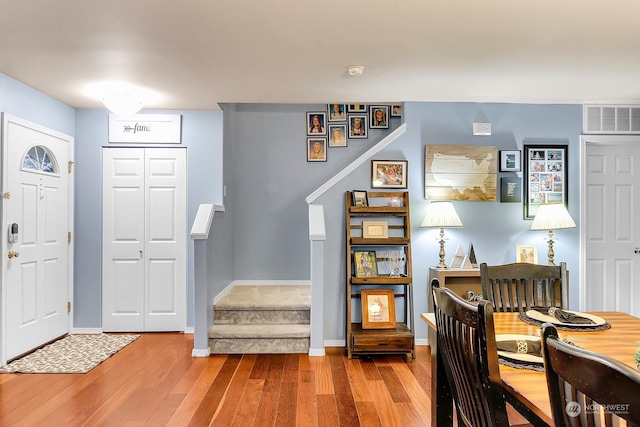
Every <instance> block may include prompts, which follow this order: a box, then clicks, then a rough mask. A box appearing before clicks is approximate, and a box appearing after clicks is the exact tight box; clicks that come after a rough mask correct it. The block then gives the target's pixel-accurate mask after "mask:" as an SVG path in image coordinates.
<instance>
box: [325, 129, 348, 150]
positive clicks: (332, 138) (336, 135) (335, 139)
mask: <svg viewBox="0 0 640 427" xmlns="http://www.w3.org/2000/svg"><path fill="white" fill-rule="evenodd" d="M346 146H347V125H344V124H343V125H335V124H333V125H329V147H346Z"/></svg>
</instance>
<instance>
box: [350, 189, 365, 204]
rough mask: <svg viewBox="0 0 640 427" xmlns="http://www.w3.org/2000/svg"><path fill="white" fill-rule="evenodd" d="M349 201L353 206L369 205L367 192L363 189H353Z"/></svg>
mask: <svg viewBox="0 0 640 427" xmlns="http://www.w3.org/2000/svg"><path fill="white" fill-rule="evenodd" d="M351 202H352V203H353V206H359V207H365V206H369V199H368V198H367V192H366V191H364V190H353V191H352V192H351Z"/></svg>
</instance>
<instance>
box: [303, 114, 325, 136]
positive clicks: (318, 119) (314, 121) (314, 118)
mask: <svg viewBox="0 0 640 427" xmlns="http://www.w3.org/2000/svg"><path fill="white" fill-rule="evenodd" d="M326 134H327V113H325V112H324V111H309V112H307V135H326Z"/></svg>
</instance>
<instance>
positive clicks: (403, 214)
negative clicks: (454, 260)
mask: <svg viewBox="0 0 640 427" xmlns="http://www.w3.org/2000/svg"><path fill="white" fill-rule="evenodd" d="M367 197H368V201H369V203H368V204H369V206H353V196H352V193H351V192H350V191H347V192H346V199H345V203H346V206H345V208H346V245H347V247H346V256H347V259H346V272H347V280H346V285H347V286H346V288H347V289H346V293H347V298H346V300H347V316H346V319H347V321H346V324H347V325H346V329H347V330H346V341H347V345H346V349H347V354H348V356H349V358H352V357H355V356H358V355H375V354H407V355H409V356H411V358H414V357H415V334H414V331H415V328H414V324H413V319H414V317H413V285H412V282H413V279H412V277H411V272H412V268H411V222H410V218H409V216H410V215H409V212H410V209H409V193H408V192H406V191H369V192H367ZM392 199H393V200H394V201H396V202H398V201H400V203H399V204H400V205H401V206H389V203H390V202H391V200H392ZM366 220H374V221H384V222H385V223H386V224H387V226H388V236H387V237H384V238H378V237H374V238H371V237H368V238H365V237H364V232H363V225H362V224H363V221H366ZM393 249H402V250H403V251H404V254H405V257H406V261H405V266H404V269H403V270H404V271H402V272H401V273H402V276H401V277H389V274H388V272H387V270H386V268H385V259H386V254H387V253H388V252H387V251H389V250H393ZM358 251H375V253H376V264H377V267H378V268H377V270H378V272H379V273H378V274H377V275H376V276H375V277H356V266H355V263H354V253H355V252H358ZM385 273H386V274H385ZM378 288H379V289H393V291H394V293H393V297H394V298H393V299H394V302H395V307H396V310H395V312H396V319H395V320H396V325H395V327H394V328H384V329H368V328H363V325H362V315H361V309H360V308H361V291H362V290H363V289H378Z"/></svg>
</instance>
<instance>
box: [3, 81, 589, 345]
mask: <svg viewBox="0 0 640 427" xmlns="http://www.w3.org/2000/svg"><path fill="white" fill-rule="evenodd" d="M324 108H325V105H324V104H318V105H290V104H287V105H281V104H277V105H276V104H242V105H235V104H226V105H223V110H224V114H223V113H219V112H192V111H162V113H177V114H181V115H182V117H183V125H182V129H183V139H182V141H183V142H182V144H180V146H184V147H187V150H188V151H187V164H188V168H189V171H188V196H187V200H188V215H187V232H189V230H190V226H191V223H192V221H193V218H194V216H195V212H196V210H197V207H198V205H199V204H200V203H215V204H223V205H224V206H225V209H226V211H225V212H222V213H216V216H215V217H214V221H213V225H212V231H211V233H212V237H213V240H212V241H210V242H209V243H208V246H207V253H208V255H209V256H210V257H211V260H212V262H211V265H210V266H209V270H208V277H209V284H210V295H209V297H210V298H213V297H214V296H215V295H216V294H217V293H218V292H220V291H221V290H222V289H224V287H225V286H226V285H228V284H229V283H230V282H231V281H232V280H234V279H238V280H243V279H245V280H246V279H267V280H277V279H305V280H306V279H308V278H309V240H308V230H307V221H308V219H307V218H308V211H307V204H306V203H305V198H306V197H307V196H308V195H309V194H310V193H311V192H312V191H314V190H315V189H317V188H318V187H319V186H320V185H322V184H323V183H324V182H326V181H327V180H328V179H330V178H331V177H332V176H334V175H335V174H336V173H337V172H338V171H340V170H342V169H343V168H344V167H345V166H347V165H348V164H350V163H351V161H353V160H354V159H355V158H357V157H358V156H360V155H361V154H362V153H363V152H364V151H366V150H367V149H368V148H370V147H371V146H372V145H373V144H375V143H376V142H378V141H379V140H380V139H381V138H383V137H384V135H386V134H387V131H383V130H373V131H370V134H369V138H368V139H359V140H349V143H348V146H347V147H346V148H342V147H340V148H338V147H330V148H329V149H328V161H327V162H326V163H324V162H311V163H309V162H307V161H306V130H305V122H306V112H307V111H317V110H321V109H324ZM0 111H3V112H8V113H10V114H14V115H16V116H18V117H21V118H23V119H27V120H30V121H33V122H35V123H38V124H40V125H43V126H47V127H49V128H51V129H54V130H57V131H59V132H63V133H66V134H68V135H71V136H75V150H76V152H75V160H76V166H75V202H76V206H75V212H74V214H75V219H76V224H75V270H74V280H75V293H74V302H75V309H74V314H75V317H74V326H75V327H76V328H99V327H100V326H101V245H102V242H101V216H102V207H101V200H102V196H101V179H102V172H101V164H102V161H101V148H102V147H103V146H106V145H109V144H108V131H107V129H108V128H107V125H108V114H107V111H106V110H78V111H77V112H76V111H75V110H74V109H73V108H71V107H69V106H67V105H65V104H63V103H60V102H59V101H56V100H54V99H52V98H50V97H48V96H46V95H43V94H41V93H40V92H38V91H36V90H34V89H32V88H29V87H28V86H26V85H24V84H22V83H20V82H17V81H15V80H13V79H11V78H9V77H6V76H4V75H1V74H0ZM403 120H404V121H405V123H406V124H407V131H406V133H404V134H403V135H402V136H400V137H399V138H398V139H397V140H396V141H395V142H394V143H392V144H391V145H390V146H388V147H387V148H386V149H385V151H384V152H382V153H379V154H378V155H376V159H403V158H406V159H408V160H409V189H408V190H409V191H410V194H411V216H412V225H413V226H412V237H413V267H414V271H413V276H414V278H415V282H414V283H415V295H416V301H415V311H416V316H417V315H418V313H420V312H422V311H425V310H426V282H427V270H428V268H429V266H433V265H435V264H436V263H437V259H438V245H437V243H436V241H435V233H436V230H424V229H420V228H419V225H420V222H421V221H422V215H423V213H424V209H425V207H426V204H427V203H428V201H427V200H425V199H424V147H425V145H426V144H456V145H486V146H497V147H498V149H510V150H514V149H522V146H523V144H529V143H530V144H534V143H544V144H568V145H569V151H568V154H569V211H570V212H571V214H572V215H573V218H574V220H576V222H578V220H579V197H580V195H579V165H578V160H579V136H580V133H581V128H582V106H580V105H533V104H531V105H530V104H475V103H422V102H409V103H405V104H404V118H403ZM474 121H483V122H484V121H487V122H491V124H492V128H493V129H492V130H493V135H492V136H483V137H480V136H478V137H474V136H472V132H471V128H472V123H473V122H474ZM399 125H400V119H398V118H394V119H393V120H392V122H391V129H390V130H389V131H391V130H393V129H394V128H396V127H397V126H399ZM222 159H224V165H225V166H224V169H223V170H221V167H222ZM370 174H371V170H370V163H368V162H367V163H365V164H364V165H362V166H361V167H360V168H358V169H357V170H356V171H355V172H354V173H353V174H351V175H350V176H349V177H347V178H346V179H344V180H343V181H342V182H340V183H338V185H337V186H336V187H334V188H333V189H332V190H331V191H329V192H328V193H326V194H324V195H323V196H322V197H321V198H320V199H319V200H318V203H322V204H324V205H325V214H326V217H327V242H326V244H325V248H326V269H325V273H324V277H325V280H326V287H325V302H324V307H325V326H324V330H325V340H326V341H328V342H332V341H336V342H337V341H340V340H344V329H345V328H344V322H345V318H344V313H345V307H344V305H345V295H344V289H345V267H344V265H343V264H344V259H345V255H344V246H345V242H344V234H345V233H344V192H345V191H348V190H353V189H364V190H367V189H370V182H371V179H370ZM499 176H500V177H502V176H515V174H514V173H500V174H499ZM223 184H224V185H226V187H227V194H226V196H224V197H223V195H222V191H223V190H222V185H223ZM455 205H456V209H457V210H458V213H459V215H460V218H461V219H462V221H463V223H464V228H461V229H451V230H447V235H448V236H449V240H448V241H447V253H448V255H449V256H448V257H447V261H449V260H450V256H451V254H452V253H453V252H454V251H455V248H456V247H457V246H458V245H461V246H462V247H463V248H465V250H466V248H467V247H468V245H469V243H470V242H473V244H474V247H475V251H476V254H477V257H478V261H479V262H483V261H485V262H488V263H491V264H493V263H495V264H497V263H503V262H512V261H514V260H515V247H516V245H517V244H537V245H538V249H539V256H540V257H541V259H542V260H544V256H545V254H546V248H547V246H546V242H545V240H544V237H545V236H544V234H545V233H542V232H532V231H529V227H530V225H531V221H525V220H523V219H522V204H520V203H499V202H455ZM578 226H580V224H579V223H578ZM578 234H579V233H578V229H573V230H567V231H561V232H558V233H557V236H558V238H559V240H558V242H557V243H556V245H555V250H556V259H558V260H564V261H566V262H567V264H568V268H569V270H570V271H571V272H572V274H571V307H572V308H578V301H579V283H578V270H579V268H578V267H579V253H578V251H579V237H578ZM188 247H189V254H188V267H187V268H188V274H189V278H188V281H189V282H188V289H189V296H188V301H189V307H188V319H187V325H189V326H191V325H193V320H192V319H193V305H192V292H193V283H192V282H193V277H192V276H193V261H192V259H193V256H192V255H193V254H192V251H193V245H192V244H189V245H188ZM542 262H543V261H542ZM416 325H417V338H418V339H424V338H426V328H425V327H424V326H423V325H422V322H421V321H419V320H417V321H416Z"/></svg>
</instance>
